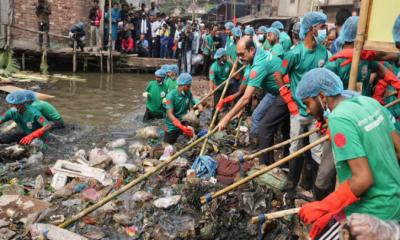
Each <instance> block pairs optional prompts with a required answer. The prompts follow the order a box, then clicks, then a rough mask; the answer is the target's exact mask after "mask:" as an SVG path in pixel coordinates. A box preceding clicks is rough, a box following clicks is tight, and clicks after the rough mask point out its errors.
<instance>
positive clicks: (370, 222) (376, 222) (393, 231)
mask: <svg viewBox="0 0 400 240" xmlns="http://www.w3.org/2000/svg"><path fill="white" fill-rule="evenodd" d="M348 222H349V226H350V230H351V234H352V235H355V236H356V237H357V239H364V240H379V239H387V240H397V239H400V225H399V224H397V223H396V222H395V221H392V222H385V221H383V220H380V219H378V218H376V217H373V216H370V215H367V214H360V213H353V214H351V215H350V217H348Z"/></svg>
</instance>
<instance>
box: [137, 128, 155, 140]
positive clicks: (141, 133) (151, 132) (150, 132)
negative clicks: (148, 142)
mask: <svg viewBox="0 0 400 240" xmlns="http://www.w3.org/2000/svg"><path fill="white" fill-rule="evenodd" d="M136 135H137V136H138V137H140V138H143V139H148V138H159V137H160V134H159V133H158V128H157V127H156V126H149V127H145V128H141V129H138V130H136Z"/></svg>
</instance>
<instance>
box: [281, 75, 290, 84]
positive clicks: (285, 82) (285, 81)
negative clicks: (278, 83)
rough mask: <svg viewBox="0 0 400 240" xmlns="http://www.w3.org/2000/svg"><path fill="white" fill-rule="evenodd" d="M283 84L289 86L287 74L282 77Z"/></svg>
mask: <svg viewBox="0 0 400 240" xmlns="http://www.w3.org/2000/svg"><path fill="white" fill-rule="evenodd" d="M283 83H284V84H289V83H290V78H289V74H286V75H285V76H283Z"/></svg>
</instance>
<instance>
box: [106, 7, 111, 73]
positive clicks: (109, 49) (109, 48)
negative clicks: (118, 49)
mask: <svg viewBox="0 0 400 240" xmlns="http://www.w3.org/2000/svg"><path fill="white" fill-rule="evenodd" d="M111 10H112V4H111V0H108V22H109V25H108V27H109V30H108V58H107V72H108V73H112V63H111V61H112V59H111V58H112V16H111Z"/></svg>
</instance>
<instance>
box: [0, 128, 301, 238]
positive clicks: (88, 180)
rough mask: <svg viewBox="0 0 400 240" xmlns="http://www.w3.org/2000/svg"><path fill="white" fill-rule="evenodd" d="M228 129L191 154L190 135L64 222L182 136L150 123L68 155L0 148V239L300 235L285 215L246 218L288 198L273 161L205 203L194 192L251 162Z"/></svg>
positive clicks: (213, 187) (288, 202)
mask: <svg viewBox="0 0 400 240" xmlns="http://www.w3.org/2000/svg"><path fill="white" fill-rule="evenodd" d="M244 123H245V122H244ZM236 124H237V123H236ZM235 129H237V131H240V132H241V134H237V132H236V130H235V131H233V132H232V133H227V132H218V133H216V134H215V135H214V136H212V137H211V138H210V140H209V144H208V145H207V154H208V155H204V156H200V157H198V155H199V152H200V148H201V144H199V145H198V146H196V147H194V148H192V149H191V150H189V151H187V152H185V153H183V154H182V155H181V156H180V157H179V158H177V159H176V160H174V161H173V162H171V163H170V164H169V165H168V166H166V167H165V168H164V169H163V170H162V171H159V172H156V173H155V174H153V175H152V176H150V177H149V178H147V179H146V181H142V182H140V183H139V184H137V185H136V186H134V187H133V188H131V189H129V190H127V191H126V192H125V193H123V194H121V195H120V196H118V197H116V198H114V199H112V200H111V201H109V202H107V203H106V204H104V205H103V206H102V207H100V208H98V209H96V210H95V211H93V212H91V213H90V214H88V215H86V216H84V217H82V218H81V219H80V220H78V221H77V222H75V223H73V224H72V225H70V226H69V227H68V228H67V229H62V228H60V227H58V225H59V224H61V223H63V222H65V221H66V220H67V219H68V218H70V217H71V216H73V215H75V214H78V213H80V212H81V211H83V210H84V209H86V208H87V207H88V206H90V205H92V204H94V203H98V202H99V201H101V200H102V199H103V198H104V197H105V196H107V195H109V194H112V193H113V192H115V191H118V190H119V189H121V188H123V187H124V186H126V185H127V184H128V183H129V182H131V181H132V180H134V179H137V178H138V177H140V176H142V175H143V174H146V173H150V172H152V171H154V169H156V167H157V166H158V165H159V164H162V163H163V162H164V161H166V160H168V159H169V158H170V157H171V156H172V155H173V154H174V153H175V152H176V151H177V150H178V149H181V148H182V147H183V146H185V145H186V144H187V140H186V139H179V140H178V143H176V144H175V145H166V144H163V143H161V141H160V140H159V139H160V138H162V131H160V130H159V129H158V128H157V127H154V126H150V127H145V128H143V129H140V130H138V131H137V133H136V136H137V137H138V140H137V141H135V142H130V143H128V142H127V141H126V140H125V139H116V140H115V141H112V142H109V143H107V144H105V145H104V146H103V147H96V148H93V149H80V150H78V151H76V152H75V154H74V155H72V156H70V157H69V159H64V160H57V161H56V162H55V163H54V162H50V161H49V160H47V159H45V156H43V153H42V152H41V151H39V150H38V147H32V146H31V147H28V148H23V147H21V146H19V145H15V146H9V147H6V148H3V150H2V151H1V152H0V157H1V158H2V160H3V163H4V160H5V159H7V162H8V163H6V164H1V169H0V177H1V178H0V179H1V181H2V185H1V186H0V195H1V196H0V239H7V240H8V239H57V240H63V239H68V240H75V239H79V240H80V239H195V238H196V239H229V238H231V239H254V238H255V237H257V236H259V235H260V234H262V235H263V237H264V238H266V239H288V238H290V237H292V236H295V235H296V234H297V236H300V235H301V226H300V224H299V223H298V220H297V218H295V217H286V218H282V219H278V220H274V221H271V222H267V223H266V224H264V225H263V226H257V225H253V224H251V223H250V218H251V217H252V216H256V215H258V214H260V213H266V212H271V211H277V210H282V209H286V208H292V207H295V206H296V205H297V203H296V201H294V200H293V199H294V198H293V197H290V196H289V197H288V196H287V195H285V194H283V188H284V186H285V185H286V176H285V174H284V173H282V172H281V171H279V170H276V171H274V172H270V173H267V174H264V175H262V176H261V177H259V178H257V180H256V181H252V182H250V183H249V184H246V185H244V186H242V187H240V188H238V189H237V190H236V191H232V192H229V193H228V194H226V195H224V196H222V197H221V198H219V199H217V200H214V201H212V202H210V203H209V204H206V205H202V204H201V203H200V197H201V196H204V195H206V194H208V193H211V192H215V191H218V190H220V189H222V188H223V187H224V186H226V185H229V184H231V183H233V182H235V181H237V180H239V179H240V178H241V177H244V176H245V175H246V174H250V173H251V172H253V171H256V170H257V168H258V167H259V166H258V160H257V159H255V160H254V161H248V162H246V163H244V164H239V158H240V156H243V155H244V154H247V153H249V152H248V151H246V150H245V149H244V148H245V147H247V146H248V145H249V140H248V138H249V136H248V127H246V126H245V125H243V126H241V127H237V128H235ZM200 133H201V131H200ZM200 133H199V136H198V137H200V135H201V134H200ZM202 134H204V131H203V133H202ZM238 136H239V137H238ZM235 142H236V145H235ZM234 145H235V146H236V147H233V146H234ZM241 148H242V149H241ZM15 159H18V160H17V161H15ZM11 160H12V161H11ZM29 171H30V172H29ZM28 172H29V174H27V173H28ZM10 176H12V178H11V177H10ZM10 179H11V180H10ZM295 228H296V229H297V230H296V229H295ZM299 229H300V230H299Z"/></svg>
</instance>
